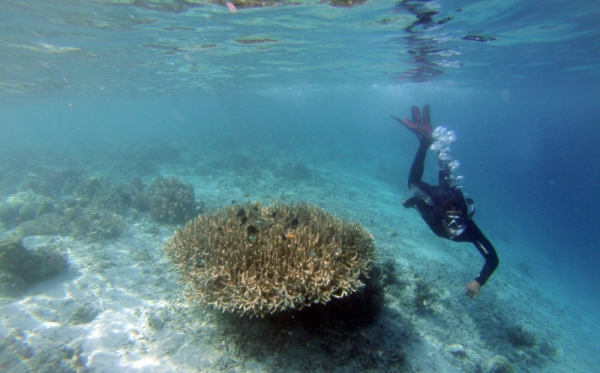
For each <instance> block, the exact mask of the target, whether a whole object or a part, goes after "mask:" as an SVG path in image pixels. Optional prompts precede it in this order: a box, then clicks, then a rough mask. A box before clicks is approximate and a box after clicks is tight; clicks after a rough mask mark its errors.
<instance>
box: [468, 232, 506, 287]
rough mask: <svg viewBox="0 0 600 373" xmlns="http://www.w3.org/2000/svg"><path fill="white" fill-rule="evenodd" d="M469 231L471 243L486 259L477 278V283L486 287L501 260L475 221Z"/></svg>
mask: <svg viewBox="0 0 600 373" xmlns="http://www.w3.org/2000/svg"><path fill="white" fill-rule="evenodd" d="M469 231H470V232H469V238H470V239H469V241H471V242H472V243H473V245H475V247H476V248H477V250H478V251H479V253H480V254H481V256H483V258H484V259H485V263H484V265H483V268H482V269H481V271H480V272H479V275H478V276H477V277H476V278H475V281H477V283H478V284H479V285H484V284H485V283H486V282H487V280H488V279H489V278H490V276H491V275H492V273H494V271H495V270H496V268H497V267H498V263H499V262H500V260H499V259H498V254H496V249H494V246H493V245H492V243H491V242H490V241H489V240H488V239H487V238H486V237H485V236H484V235H483V233H481V231H480V230H479V228H478V227H477V226H476V225H475V223H474V222H473V221H471V222H470V227H469Z"/></svg>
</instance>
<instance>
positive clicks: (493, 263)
mask: <svg viewBox="0 0 600 373" xmlns="http://www.w3.org/2000/svg"><path fill="white" fill-rule="evenodd" d="M392 118H394V119H396V120H397V121H398V122H400V123H401V124H402V125H404V126H405V127H406V128H408V129H409V130H411V131H412V132H414V133H415V134H416V135H417V137H418V138H419V142H420V145H419V150H417V155H416V156H415V160H414V161H413V164H412V166H411V168H410V175H409V176H408V188H409V189H410V192H411V193H412V195H413V197H411V198H409V199H404V200H402V205H403V206H404V207H405V208H409V207H414V208H415V209H416V210H417V211H418V212H419V214H421V217H422V218H423V220H425V222H426V223H427V225H429V228H430V229H431V230H432V231H433V233H435V234H436V235H437V236H439V237H442V238H447V239H449V240H452V241H456V242H471V243H472V244H473V245H475V247H476V248H477V250H478V251H479V253H481V255H482V256H483V257H484V259H485V264H484V265H483V268H482V269H481V272H479V275H478V276H477V277H476V278H475V280H473V281H472V282H470V283H468V284H467V285H465V287H464V288H463V289H464V290H465V294H466V295H467V296H469V297H470V298H475V297H477V294H478V293H479V288H480V287H481V286H482V285H484V284H485V283H486V281H487V280H488V278H489V277H490V276H491V275H492V273H494V270H495V269H496V267H498V262H499V261H498V255H497V254H496V250H495V249H494V246H492V244H491V243H490V241H488V239H487V238H486V237H485V236H484V235H483V233H481V231H480V230H479V228H478V227H477V225H475V222H474V221H473V219H472V217H473V213H474V212H475V206H474V204H473V200H472V199H470V198H466V199H465V197H464V196H463V194H462V192H461V190H460V189H459V188H458V186H457V185H456V182H455V179H454V178H453V176H452V169H451V164H449V160H448V159H447V158H446V157H441V156H438V160H439V168H440V171H439V175H438V183H439V186H434V185H429V184H427V183H425V182H423V181H422V180H421V179H422V177H423V171H424V169H425V156H426V155H427V150H428V149H429V147H430V146H431V145H432V144H433V143H434V136H433V134H432V132H431V121H430V116H429V105H426V106H424V107H423V116H421V110H419V108H418V107H417V106H413V107H412V121H409V120H408V119H399V118H396V117H395V116H393V115H392Z"/></svg>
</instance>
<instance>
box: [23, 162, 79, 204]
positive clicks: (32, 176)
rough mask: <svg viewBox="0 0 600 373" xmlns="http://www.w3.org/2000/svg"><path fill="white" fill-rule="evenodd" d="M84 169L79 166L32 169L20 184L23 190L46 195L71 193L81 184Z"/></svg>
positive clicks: (54, 195) (53, 195)
mask: <svg viewBox="0 0 600 373" xmlns="http://www.w3.org/2000/svg"><path fill="white" fill-rule="evenodd" d="M83 173H84V172H83V171H82V170H80V169H78V168H65V169H60V170H54V169H37V170H33V171H31V172H30V173H29V174H28V175H27V177H26V178H25V180H24V181H23V183H22V184H21V185H20V186H19V190H20V191H22V192H27V191H31V192H32V193H35V194H41V195H43V196H46V197H57V196H60V195H63V194H70V193H72V192H73V190H74V189H75V186H77V185H79V183H80V182H81V178H82V176H83Z"/></svg>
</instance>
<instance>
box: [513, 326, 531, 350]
mask: <svg viewBox="0 0 600 373" xmlns="http://www.w3.org/2000/svg"><path fill="white" fill-rule="evenodd" d="M507 337H508V341H509V342H510V344H512V345H513V346H515V347H534V346H535V345H536V344H537V338H536V337H535V335H534V334H533V333H531V332H530V331H528V330H526V329H524V328H523V327H522V326H513V327H511V328H509V329H508V332H507Z"/></svg>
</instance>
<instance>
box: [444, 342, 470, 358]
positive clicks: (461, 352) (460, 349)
mask: <svg viewBox="0 0 600 373" xmlns="http://www.w3.org/2000/svg"><path fill="white" fill-rule="evenodd" d="M446 350H447V351H448V352H450V353H451V354H452V355H455V356H466V354H467V352H466V351H465V347H464V346H463V345H461V344H458V343H454V344H451V345H448V346H447V347H446Z"/></svg>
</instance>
